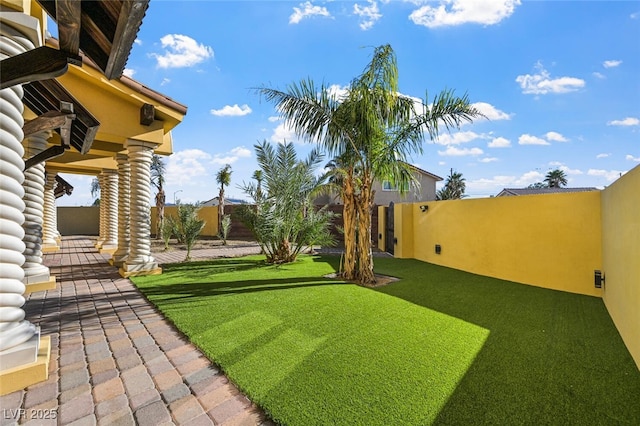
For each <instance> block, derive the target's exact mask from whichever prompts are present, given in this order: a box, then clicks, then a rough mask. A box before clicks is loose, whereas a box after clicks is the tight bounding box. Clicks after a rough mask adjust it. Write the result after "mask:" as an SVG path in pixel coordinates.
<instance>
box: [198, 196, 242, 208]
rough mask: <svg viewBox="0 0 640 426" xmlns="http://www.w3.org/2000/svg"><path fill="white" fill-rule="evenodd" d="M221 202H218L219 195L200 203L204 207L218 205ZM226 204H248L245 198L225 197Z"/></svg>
mask: <svg viewBox="0 0 640 426" xmlns="http://www.w3.org/2000/svg"><path fill="white" fill-rule="evenodd" d="M218 204H219V202H218V197H215V198H212V199H210V200H209V201H205V202H204V203H202V204H200V205H201V206H202V207H213V206H217V205H218ZM224 204H225V205H233V204H247V202H246V201H244V200H240V199H237V198H225V199H224Z"/></svg>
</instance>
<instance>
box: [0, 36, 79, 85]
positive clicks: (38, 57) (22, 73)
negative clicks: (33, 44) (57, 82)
mask: <svg viewBox="0 0 640 426" xmlns="http://www.w3.org/2000/svg"><path fill="white" fill-rule="evenodd" d="M69 63H72V64H74V65H78V66H82V60H81V59H80V57H78V56H73V55H70V54H68V53H66V52H63V51H61V50H57V49H52V48H51V47H47V46H42V47H38V48H36V49H33V50H29V51H27V52H25V53H21V54H20V55H16V56H12V57H10V58H7V59H3V60H2V61H0V80H1V81H0V89H6V88H8V87H11V86H15V85H16V84H21V83H26V82H28V81H40V80H49V79H51V78H55V77H59V76H61V75H62V74H64V73H65V72H67V68H68V66H69Z"/></svg>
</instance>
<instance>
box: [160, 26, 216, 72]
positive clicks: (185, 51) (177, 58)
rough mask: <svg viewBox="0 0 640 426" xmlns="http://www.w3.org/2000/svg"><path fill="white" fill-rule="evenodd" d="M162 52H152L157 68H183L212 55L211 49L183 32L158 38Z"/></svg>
mask: <svg viewBox="0 0 640 426" xmlns="http://www.w3.org/2000/svg"><path fill="white" fill-rule="evenodd" d="M160 43H161V44H162V47H163V48H164V49H165V52H164V53H163V54H161V55H160V54H157V53H152V54H151V56H152V57H155V58H156V61H157V65H158V67H159V68H185V67H191V66H194V65H197V64H199V63H201V62H203V61H205V60H207V59H209V58H212V57H213V49H212V48H211V47H209V46H205V45H204V44H200V43H198V42H197V41H195V40H194V39H192V38H191V37H189V36H186V35H183V34H167V35H165V36H164V37H162V38H161V39H160Z"/></svg>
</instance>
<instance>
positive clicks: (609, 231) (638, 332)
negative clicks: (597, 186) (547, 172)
mask: <svg viewBox="0 0 640 426" xmlns="http://www.w3.org/2000/svg"><path fill="white" fill-rule="evenodd" d="M602 264H603V269H602V270H603V272H604V274H605V284H604V291H603V295H602V297H603V299H604V303H605V305H606V307H607V309H608V311H609V314H610V315H611V318H612V319H613V322H614V323H615V324H616V327H617V329H618V331H619V332H620V335H621V336H622V339H623V340H624V342H625V344H626V345H627V348H628V349H629V352H630V353H631V356H632V357H633V359H634V360H635V362H636V365H637V366H638V368H640V166H637V167H636V168H634V169H633V170H631V171H630V172H629V173H627V174H626V175H624V176H622V177H621V178H620V179H618V180H617V181H616V182H615V183H613V184H612V185H611V186H609V187H608V188H607V189H605V190H604V191H603V193H602Z"/></svg>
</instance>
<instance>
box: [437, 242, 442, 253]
mask: <svg viewBox="0 0 640 426" xmlns="http://www.w3.org/2000/svg"><path fill="white" fill-rule="evenodd" d="M441 252H442V247H440V244H436V254H440V253H441Z"/></svg>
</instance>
